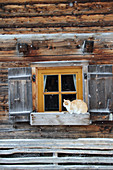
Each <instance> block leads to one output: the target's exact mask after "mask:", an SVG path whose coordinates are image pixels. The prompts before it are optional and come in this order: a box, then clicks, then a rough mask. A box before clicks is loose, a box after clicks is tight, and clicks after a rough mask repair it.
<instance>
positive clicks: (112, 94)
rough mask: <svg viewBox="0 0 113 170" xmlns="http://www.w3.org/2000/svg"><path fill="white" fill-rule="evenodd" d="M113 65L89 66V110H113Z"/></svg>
mask: <svg viewBox="0 0 113 170" xmlns="http://www.w3.org/2000/svg"><path fill="white" fill-rule="evenodd" d="M112 67H113V66H112V65H93V66H89V68H88V80H89V81H88V87H89V111H92V112H109V111H113V69H112Z"/></svg>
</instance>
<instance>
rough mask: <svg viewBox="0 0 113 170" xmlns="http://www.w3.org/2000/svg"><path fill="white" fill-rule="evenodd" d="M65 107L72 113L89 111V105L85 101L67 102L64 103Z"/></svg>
mask: <svg viewBox="0 0 113 170" xmlns="http://www.w3.org/2000/svg"><path fill="white" fill-rule="evenodd" d="M63 106H64V107H66V109H67V111H68V112H69V113H70V114H72V113H77V114H80V113H86V112H87V110H88V107H87V104H86V103H85V102H84V101H83V100H78V99H77V100H73V101H72V102H71V101H70V100H65V99H64V102H63Z"/></svg>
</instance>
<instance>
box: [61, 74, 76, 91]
mask: <svg viewBox="0 0 113 170" xmlns="http://www.w3.org/2000/svg"><path fill="white" fill-rule="evenodd" d="M61 83H62V91H76V74H72V75H61Z"/></svg>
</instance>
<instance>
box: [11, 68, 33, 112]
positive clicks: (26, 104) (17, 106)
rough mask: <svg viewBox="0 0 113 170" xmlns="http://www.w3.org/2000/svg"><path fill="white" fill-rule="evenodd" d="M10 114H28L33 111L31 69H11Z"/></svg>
mask: <svg viewBox="0 0 113 170" xmlns="http://www.w3.org/2000/svg"><path fill="white" fill-rule="evenodd" d="M8 80H9V113H10V114H27V113H30V112H31V111H32V82H31V68H30V67H27V68H9V70H8Z"/></svg>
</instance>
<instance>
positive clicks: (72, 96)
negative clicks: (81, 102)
mask: <svg viewBox="0 0 113 170" xmlns="http://www.w3.org/2000/svg"><path fill="white" fill-rule="evenodd" d="M64 99H65V100H70V101H72V100H76V94H62V111H66V108H65V107H64V106H63V102H64Z"/></svg>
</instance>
